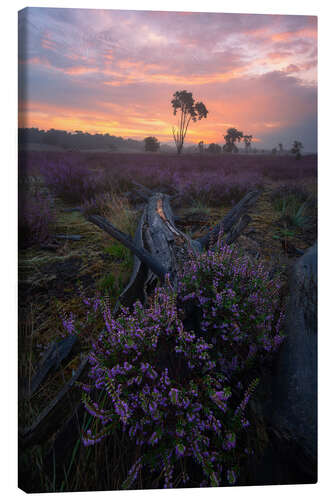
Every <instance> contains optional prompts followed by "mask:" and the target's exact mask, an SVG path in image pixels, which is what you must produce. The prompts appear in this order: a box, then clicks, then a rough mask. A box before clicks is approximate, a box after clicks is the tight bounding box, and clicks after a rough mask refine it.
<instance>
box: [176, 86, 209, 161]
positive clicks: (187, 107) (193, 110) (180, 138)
mask: <svg viewBox="0 0 333 500" xmlns="http://www.w3.org/2000/svg"><path fill="white" fill-rule="evenodd" d="M173 97H174V99H172V101H171V104H172V107H173V114H174V115H176V114H177V111H178V110H179V111H180V113H179V115H178V128H177V129H176V128H175V127H172V134H173V138H174V141H175V144H176V148H177V153H178V154H180V153H181V151H182V149H183V145H184V140H185V136H186V132H187V129H188V126H189V123H190V121H191V120H192V121H194V122H195V121H197V120H201V119H202V118H207V114H208V111H207V109H206V106H205V105H204V104H203V103H202V102H195V101H194V99H193V96H192V92H187V90H180V91H177V92H175V93H174V94H173Z"/></svg>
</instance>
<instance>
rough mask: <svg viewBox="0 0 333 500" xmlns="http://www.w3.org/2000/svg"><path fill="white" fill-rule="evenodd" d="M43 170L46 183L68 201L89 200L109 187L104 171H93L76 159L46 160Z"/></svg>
mask: <svg viewBox="0 0 333 500" xmlns="http://www.w3.org/2000/svg"><path fill="white" fill-rule="evenodd" d="M41 171H42V174H43V176H44V178H45V182H46V184H47V185H48V186H49V187H50V188H51V189H52V190H53V191H54V192H55V193H56V194H57V195H58V196H60V197H62V198H64V199H65V200H66V201H71V202H80V201H83V200H89V199H90V198H93V197H94V196H95V195H96V194H97V193H100V192H101V191H104V190H107V189H108V185H107V184H106V182H105V176H104V175H103V172H101V171H100V172H92V171H91V170H90V169H89V168H88V167H86V166H84V165H82V164H80V163H75V162H74V161H69V160H67V161H66V160H62V161H58V162H46V163H45V164H44V165H43V167H42V168H41Z"/></svg>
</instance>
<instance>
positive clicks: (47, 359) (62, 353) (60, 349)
mask: <svg viewBox="0 0 333 500" xmlns="http://www.w3.org/2000/svg"><path fill="white" fill-rule="evenodd" d="M76 341H77V336H76V335H69V336H68V337H66V338H64V339H62V340H60V342H52V343H51V344H50V346H49V347H48V349H47V350H46V351H45V353H44V355H43V357H42V359H41V361H40V363H39V367H38V369H37V373H36V374H35V375H34V377H33V378H32V380H31V383H30V385H29V387H27V389H26V391H25V394H24V396H23V397H24V398H30V397H31V396H32V395H33V394H34V393H35V392H36V390H37V389H38V387H39V386H40V385H41V383H42V382H43V380H44V379H45V377H46V376H47V374H48V373H49V372H50V371H51V370H53V369H58V368H59V367H60V363H61V362H62V361H63V360H64V359H66V358H67V356H68V355H69V354H70V352H71V350H72V348H73V346H74V344H75V343H76Z"/></svg>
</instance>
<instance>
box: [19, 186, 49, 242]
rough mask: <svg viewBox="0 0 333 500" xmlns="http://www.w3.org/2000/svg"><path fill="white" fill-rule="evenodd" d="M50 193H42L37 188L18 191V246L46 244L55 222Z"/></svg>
mask: <svg viewBox="0 0 333 500" xmlns="http://www.w3.org/2000/svg"><path fill="white" fill-rule="evenodd" d="M52 204H53V200H52V198H51V196H50V195H48V194H42V193H41V191H40V190H39V189H34V190H33V189H28V190H27V191H26V192H25V193H22V192H20V194H19V204H18V237H19V247H20V248H26V247H29V246H31V245H36V244H46V243H47V242H48V241H49V240H50V238H51V232H52V228H53V225H54V222H55V214H54V210H53V208H52Z"/></svg>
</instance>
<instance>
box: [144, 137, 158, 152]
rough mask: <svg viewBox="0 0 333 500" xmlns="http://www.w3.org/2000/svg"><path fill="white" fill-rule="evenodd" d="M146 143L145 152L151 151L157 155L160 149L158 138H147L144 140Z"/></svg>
mask: <svg viewBox="0 0 333 500" xmlns="http://www.w3.org/2000/svg"><path fill="white" fill-rule="evenodd" d="M144 143H145V151H151V152H153V153H155V152H156V151H158V150H159V149H160V143H159V142H158V140H157V139H156V137H146V138H145V139H144Z"/></svg>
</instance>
